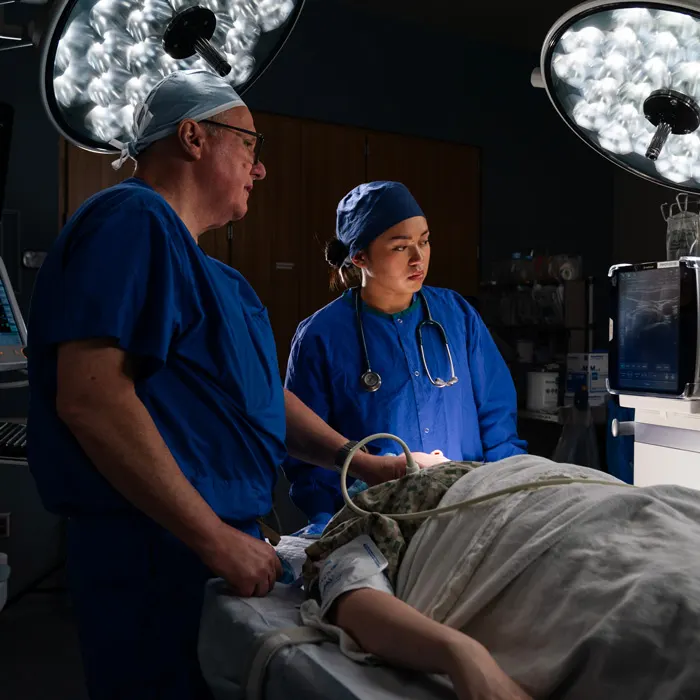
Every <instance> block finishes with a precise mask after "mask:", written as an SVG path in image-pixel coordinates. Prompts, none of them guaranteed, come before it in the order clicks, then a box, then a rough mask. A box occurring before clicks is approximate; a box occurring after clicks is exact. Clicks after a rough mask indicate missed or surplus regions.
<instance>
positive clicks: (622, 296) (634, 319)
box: [617, 267, 681, 393]
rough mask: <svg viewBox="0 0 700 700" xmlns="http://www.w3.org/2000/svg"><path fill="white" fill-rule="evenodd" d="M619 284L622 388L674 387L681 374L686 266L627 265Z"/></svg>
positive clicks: (663, 390) (663, 389) (668, 390)
mask: <svg viewBox="0 0 700 700" xmlns="http://www.w3.org/2000/svg"><path fill="white" fill-rule="evenodd" d="M618 287H619V292H618V294H619V296H618V316H617V323H618V380H619V384H620V388H621V389H628V390H631V391H649V392H654V391H656V392H660V393H671V392H674V391H675V390H676V387H677V386H678V380H679V358H680V290H681V270H680V267H668V268H655V269H647V270H635V271H628V272H626V271H621V272H620V274H619V279H618Z"/></svg>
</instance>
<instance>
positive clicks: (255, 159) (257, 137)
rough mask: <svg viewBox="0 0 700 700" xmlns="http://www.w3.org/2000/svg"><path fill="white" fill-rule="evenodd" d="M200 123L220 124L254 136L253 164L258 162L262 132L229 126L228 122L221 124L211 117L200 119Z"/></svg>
mask: <svg viewBox="0 0 700 700" xmlns="http://www.w3.org/2000/svg"><path fill="white" fill-rule="evenodd" d="M200 124H212V125H213V126H220V127H221V128H222V129H230V130H231V131H237V132H238V133H240V134H247V135H248V136H254V137H255V144H254V145H253V165H257V164H258V163H259V162H260V151H261V150H262V147H263V143H264V142H265V137H264V136H263V135H262V134H259V133H258V132H257V131H250V130H249V129H242V128H241V127H240V126H231V125H230V124H222V123H221V122H214V121H211V119H202V121H201V122H200ZM244 143H245V140H244ZM246 145H247V144H246Z"/></svg>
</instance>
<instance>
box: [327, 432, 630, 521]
mask: <svg viewBox="0 0 700 700" xmlns="http://www.w3.org/2000/svg"><path fill="white" fill-rule="evenodd" d="M380 438H383V439H387V440H395V441H396V442H398V443H399V444H400V445H401V447H402V448H403V451H404V454H405V455H406V474H415V473H416V472H418V471H420V467H418V466H417V465H416V462H415V460H414V459H413V455H411V451H410V450H409V449H408V446H407V445H406V443H405V442H404V441H403V440H401V438H398V437H396V435H389V434H388V433H378V434H377V435H370V436H369V437H366V438H365V439H364V440H360V441H359V442H358V443H357V445H355V446H354V447H353V448H352V449H351V450H350V452H348V456H347V457H346V458H345V462H344V463H343V468H342V470H341V472H340V490H341V491H342V493H343V500H344V501H345V505H346V506H347V507H348V508H349V509H350V510H351V511H352V512H353V513H356V514H357V515H361V516H363V517H364V516H366V515H384V516H386V517H387V518H392V519H393V520H420V519H421V518H427V517H431V516H434V515H442V514H443V513H450V512H452V511H453V510H459V509H460V508H468V507H469V506H475V505H478V504H479V503H483V502H484V501H490V500H491V499H493V498H500V497H501V496H508V495H510V494H512V493H518V492H519V491H530V490H535V489H541V488H548V487H552V486H567V485H569V484H597V485H602V486H624V487H626V488H633V487H632V485H631V484H625V483H622V482H615V481H602V480H597V479H563V478H562V479H543V480H542V481H530V482H528V483H525V484H519V485H518V486H510V487H508V488H506V489H500V490H499V491H493V492H491V493H487V494H484V495H483V496H479V497H478V498H471V499H469V500H468V501H460V502H459V503H453V504H452V505H449V506H441V507H439V508H432V509H431V510H421V511H418V512H417V513H373V512H372V511H368V510H364V509H363V508H360V507H359V506H358V505H356V504H355V503H353V501H352V500H351V499H350V495H349V494H348V487H347V484H346V479H347V476H348V469H349V468H350V462H352V458H353V457H354V456H355V452H357V451H358V450H359V449H360V448H362V447H364V446H365V445H366V444H367V443H368V442H373V441H374V440H379V439H380Z"/></svg>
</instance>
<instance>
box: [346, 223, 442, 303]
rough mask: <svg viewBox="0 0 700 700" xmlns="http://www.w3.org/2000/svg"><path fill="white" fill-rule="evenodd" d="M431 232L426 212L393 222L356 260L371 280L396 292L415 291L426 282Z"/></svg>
mask: <svg viewBox="0 0 700 700" xmlns="http://www.w3.org/2000/svg"><path fill="white" fill-rule="evenodd" d="M429 237H430V232H429V231H428V222H427V221H426V220H425V217H423V216H414V217H413V218H411V219H406V220H405V221H402V222H401V223H398V224H396V226H392V227H391V228H390V229H388V230H387V231H384V233H383V234H382V235H381V236H379V237H378V238H376V239H375V240H374V241H372V243H370V245H369V248H368V250H367V251H363V252H361V253H358V254H357V255H356V256H355V258H353V262H354V263H355V265H357V267H359V268H361V269H362V270H363V276H364V277H365V282H366V283H367V282H369V281H370V280H371V283H372V284H376V285H378V286H381V287H383V288H385V289H386V290H387V291H391V292H393V293H406V294H408V293H410V294H414V293H415V292H417V291H419V290H420V288H421V287H422V286H423V282H424V281H425V278H426V276H427V275H428V266H429V264H430V241H429V240H428V239H429Z"/></svg>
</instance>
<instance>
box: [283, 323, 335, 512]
mask: <svg viewBox="0 0 700 700" xmlns="http://www.w3.org/2000/svg"><path fill="white" fill-rule="evenodd" d="M325 366H326V359H325V353H324V352H323V347H322V344H321V342H320V339H319V338H309V337H307V336H306V335H305V333H304V323H302V324H301V325H300V326H299V328H298V329H297V332H296V334H295V336H294V339H293V340H292V348H291V352H290V354H289V361H288V363H287V374H286V378H285V383H284V386H285V388H286V389H288V390H289V391H291V392H292V393H293V394H295V395H296V396H297V397H298V398H299V399H300V400H301V401H303V402H304V403H305V404H306V405H307V406H308V407H309V408H310V409H311V410H312V411H313V412H314V413H315V414H316V415H317V416H319V417H320V418H322V419H323V420H324V421H326V422H328V421H329V419H330V414H331V404H330V396H331V392H330V382H329V381H328V380H327V377H326V374H325V371H324V367H325ZM282 468H283V470H284V473H285V475H286V476H287V479H289V482H290V484H291V491H290V495H291V498H292V501H293V502H294V504H295V505H296V506H297V508H299V509H300V510H301V511H302V512H303V513H304V514H305V515H306V516H307V517H308V518H309V520H310V521H312V522H313V521H314V519H315V518H316V516H317V515H318V514H326V513H335V511H336V498H337V493H338V489H339V486H338V475H337V474H335V472H331V471H329V470H327V469H322V468H320V467H316V466H313V465H310V464H306V463H304V462H301V461H299V460H298V459H294V458H293V457H289V456H288V457H287V459H286V460H285V462H284V464H283V467H282ZM329 482H334V483H333V484H331V483H329Z"/></svg>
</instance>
